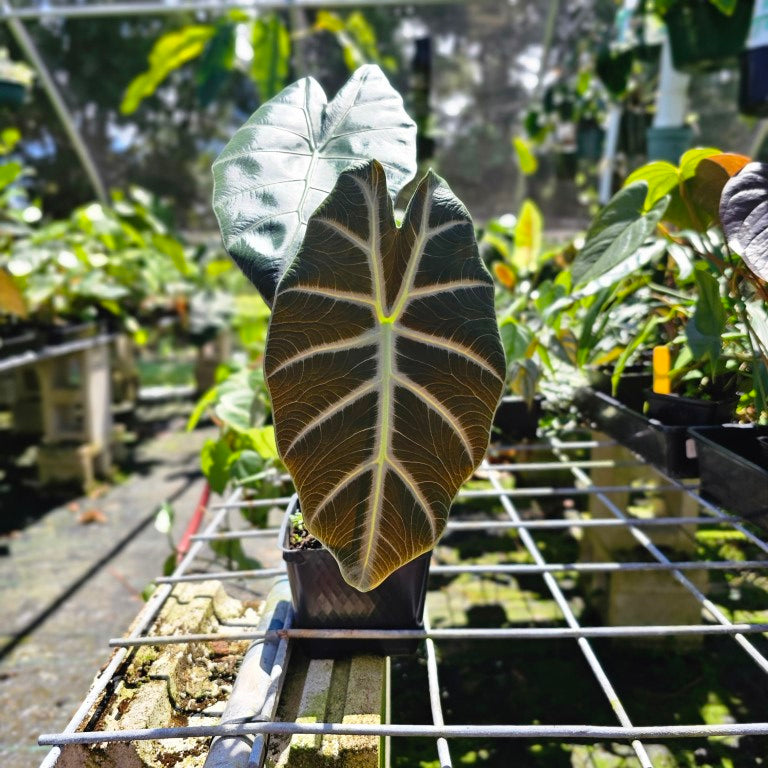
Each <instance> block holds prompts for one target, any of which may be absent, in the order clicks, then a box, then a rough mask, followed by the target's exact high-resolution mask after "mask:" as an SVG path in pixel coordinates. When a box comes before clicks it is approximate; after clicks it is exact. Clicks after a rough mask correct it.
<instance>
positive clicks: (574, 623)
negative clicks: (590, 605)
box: [491, 470, 653, 768]
mask: <svg viewBox="0 0 768 768" xmlns="http://www.w3.org/2000/svg"><path fill="white" fill-rule="evenodd" d="M571 471H578V472H580V471H581V470H571ZM491 483H492V484H493V486H494V487H495V488H496V489H497V490H500V489H501V483H500V481H499V478H498V477H497V476H496V475H495V474H492V475H491ZM501 503H502V505H503V507H504V509H505V510H506V512H507V514H508V515H509V516H510V517H511V518H512V519H513V520H519V519H520V515H519V514H518V512H517V509H515V506H514V504H513V503H512V501H511V500H510V499H508V498H504V497H502V499H501ZM520 540H521V541H522V542H523V545H524V546H525V548H526V549H527V550H528V552H529V554H530V555H531V556H532V557H533V559H534V560H535V561H536V564H537V565H540V566H544V565H546V561H545V559H544V556H543V555H542V554H541V550H540V549H539V546H538V544H536V542H535V541H534V539H533V537H532V536H531V534H530V533H529V532H528V531H526V530H525V529H523V530H521V531H520ZM543 579H544V582H545V584H546V585H547V588H548V589H549V592H550V594H551V595H552V597H553V598H554V600H555V602H556V603H557V605H558V608H560V611H561V613H562V614H563V617H564V618H565V620H566V622H567V624H568V626H569V627H571V629H580V628H581V627H580V625H579V622H578V619H577V618H576V616H575V615H574V613H573V611H572V610H571V606H570V605H569V604H568V600H567V599H566V597H565V595H564V594H563V591H562V590H561V589H560V585H559V584H558V583H557V581H556V580H555V578H554V576H552V574H551V573H545V574H544V575H543ZM576 642H577V644H578V646H579V649H580V650H581V652H582V654H583V656H584V658H585V659H586V661H587V664H589V668H590V669H591V670H592V673H593V674H594V675H595V678H596V679H597V682H598V684H599V685H600V688H601V689H602V691H603V693H604V694H605V697H606V698H607V699H608V703H609V704H610V706H611V709H613V711H614V713H615V714H616V717H617V718H618V719H619V722H620V723H621V725H622V726H624V727H625V728H629V727H631V726H632V721H631V720H630V719H629V715H628V714H627V711H626V710H625V709H624V705H623V704H622V703H621V699H620V698H619V694H618V693H617V692H616V690H615V689H614V687H613V684H612V683H611V681H610V680H609V679H608V675H607V674H606V673H605V670H604V669H603V667H602V665H601V664H600V662H599V660H598V658H597V655H596V654H595V652H594V651H593V650H592V646H591V645H590V644H589V641H588V640H587V639H586V638H585V637H579V638H578V639H577V641H576ZM632 749H634V751H635V754H636V755H637V759H638V760H639V761H640V765H641V766H642V768H653V764H652V763H651V759H650V757H649V756H648V753H647V752H646V749H645V747H644V746H643V744H642V743H641V742H640V741H638V740H633V741H632Z"/></svg>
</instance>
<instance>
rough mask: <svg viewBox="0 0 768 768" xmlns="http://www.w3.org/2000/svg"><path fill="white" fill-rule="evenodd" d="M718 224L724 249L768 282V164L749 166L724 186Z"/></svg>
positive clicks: (752, 164)
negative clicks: (723, 235)
mask: <svg viewBox="0 0 768 768" xmlns="http://www.w3.org/2000/svg"><path fill="white" fill-rule="evenodd" d="M720 221H721V222H722V224H723V231H724V232H725V236H726V237H727V238H728V247H729V248H730V249H731V250H732V251H735V252H736V253H738V254H739V255H740V256H741V258H742V259H744V262H745V263H746V265H747V266H748V267H749V268H750V269H751V270H752V271H753V272H754V273H755V274H756V275H757V276H758V277H760V278H762V279H763V280H768V163H749V165H746V166H744V169H743V170H742V171H741V173H738V174H737V175H736V176H734V177H733V178H732V179H731V180H730V181H729V182H728V183H727V184H726V185H725V188H724V189H723V195H722V198H721V200H720Z"/></svg>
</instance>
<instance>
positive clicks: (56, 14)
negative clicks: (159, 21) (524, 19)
mask: <svg viewBox="0 0 768 768" xmlns="http://www.w3.org/2000/svg"><path fill="white" fill-rule="evenodd" d="M448 1H449V2H451V0H448ZM454 1H455V2H456V3H457V4H458V3H459V2H460V0H454ZM444 2H445V0H416V2H411V3H404V2H403V0H334V2H333V6H334V7H336V8H344V7H350V8H360V7H361V6H365V5H371V6H372V5H375V6H382V5H404V4H407V5H436V4H443V3H444ZM327 5H328V3H327V2H323V0H291V1H290V2H286V0H250V2H227V1H226V0H224V2H222V0H191V1H190V2H162V0H140V1H139V2H129V1H125V2H118V3H102V2H98V3H87V4H84V5H73V4H66V5H58V6H57V5H46V6H44V7H41V6H31V5H26V6H10V5H7V4H6V5H5V6H3V7H2V8H1V9H0V18H2V19H6V20H7V19H22V20H26V21H37V20H39V19H50V18H84V19H93V18H105V17H111V16H144V15H147V16H149V15H155V14H156V15H165V14H175V13H187V12H190V11H191V12H196V11H231V10H238V9H239V10H267V9H269V10H274V9H292V8H321V7H326V6H327Z"/></svg>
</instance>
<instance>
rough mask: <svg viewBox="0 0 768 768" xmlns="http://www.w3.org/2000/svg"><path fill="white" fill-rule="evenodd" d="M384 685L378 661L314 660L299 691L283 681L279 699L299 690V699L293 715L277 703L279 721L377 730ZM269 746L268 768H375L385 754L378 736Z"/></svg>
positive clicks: (298, 739)
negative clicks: (336, 723)
mask: <svg viewBox="0 0 768 768" xmlns="http://www.w3.org/2000/svg"><path fill="white" fill-rule="evenodd" d="M290 674H291V673H290V672H289V675H290ZM293 674H294V675H295V674H296V670H294V672H293ZM386 681H387V674H386V659H385V658H383V657H381V656H354V657H351V658H347V659H336V660H331V659H314V660H312V661H310V662H309V663H308V665H307V667H306V672H304V673H303V678H302V680H301V681H300V683H299V685H298V686H297V685H296V680H292V681H291V680H289V681H286V687H285V688H284V699H286V700H288V699H290V698H291V696H292V695H293V696H295V695H296V694H295V693H293V694H292V693H291V691H292V690H293V691H296V690H298V689H299V688H300V691H301V693H300V696H299V701H298V705H297V706H295V709H292V708H291V705H290V704H288V705H287V706H285V705H284V702H283V701H282V700H281V705H283V706H282V719H295V721H296V722H298V723H319V722H340V723H352V724H366V725H379V724H380V723H382V722H384V721H385V719H386V713H385V705H386V696H385V691H386ZM274 741H275V744H272V743H271V745H270V752H269V754H268V756H267V763H266V765H267V766H269V768H379V765H381V762H380V761H381V760H382V759H383V758H382V755H383V753H384V744H383V739H381V738H379V737H378V736H337V735H332V736H329V735H325V736H319V735H317V736H316V735H311V734H298V735H295V736H292V737H291V738H290V740H289V741H288V740H283V741H282V742H280V741H279V740H274Z"/></svg>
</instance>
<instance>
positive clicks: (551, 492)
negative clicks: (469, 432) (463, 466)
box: [211, 464, 698, 509]
mask: <svg viewBox="0 0 768 768" xmlns="http://www.w3.org/2000/svg"><path fill="white" fill-rule="evenodd" d="M493 469H494V467H493V465H492V464H484V465H483V469H482V471H484V472H487V471H489V470H493ZM681 487H682V488H683V489H686V490H687V489H688V488H689V486H687V485H682V486H681ZM690 487H691V488H697V487H698V485H693V486H690ZM680 489H681V488H680V487H678V486H677V485H673V484H670V485H652V484H651V485H606V486H601V487H595V486H592V487H591V488H577V487H574V488H559V487H558V488H555V487H552V486H544V487H541V488H499V489H497V490H491V489H488V490H485V489H476V490H465V491H459V493H458V495H457V496H456V499H457V501H460V500H461V499H490V498H505V497H509V498H528V497H530V496H590V495H592V494H595V493H626V492H632V491H634V492H637V493H643V492H646V491H654V492H655V491H658V492H661V491H677V490H680ZM290 500H291V497H290V496H280V497H279V498H276V499H253V500H251V501H240V502H224V503H223V504H214V505H213V506H212V507H211V509H222V508H226V509H249V508H251V507H267V506H270V504H274V505H275V506H280V505H284V504H288V503H289V502H290Z"/></svg>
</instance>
